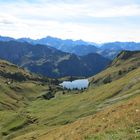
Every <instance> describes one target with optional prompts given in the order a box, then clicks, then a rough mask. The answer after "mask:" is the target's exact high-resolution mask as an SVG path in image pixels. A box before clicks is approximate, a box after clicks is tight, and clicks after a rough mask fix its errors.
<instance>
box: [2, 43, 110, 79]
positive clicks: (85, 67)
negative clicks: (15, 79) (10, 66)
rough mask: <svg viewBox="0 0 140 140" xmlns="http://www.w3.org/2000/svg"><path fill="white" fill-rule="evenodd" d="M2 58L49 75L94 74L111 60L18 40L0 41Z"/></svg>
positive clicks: (86, 75)
mask: <svg viewBox="0 0 140 140" xmlns="http://www.w3.org/2000/svg"><path fill="white" fill-rule="evenodd" d="M0 58H1V59H6V60H8V61H10V62H12V63H14V64H16V65H18V66H20V67H24V68H26V69H28V70H30V71H31V72H35V73H38V74H42V75H45V76H48V77H53V78H54V77H55V78H58V77H64V76H80V77H81V76H84V77H88V76H92V75H95V74H96V73H98V72H100V71H102V70H103V69H105V67H106V66H107V65H108V64H109V63H110V60H109V59H107V58H104V57H102V56H100V55H99V54H95V53H93V54H88V55H86V56H81V57H80V56H76V55H74V54H69V53H64V52H61V51H59V50H56V49H54V48H51V47H49V46H45V45H31V44H29V43H20V42H16V41H9V42H8V41H7V42H0Z"/></svg>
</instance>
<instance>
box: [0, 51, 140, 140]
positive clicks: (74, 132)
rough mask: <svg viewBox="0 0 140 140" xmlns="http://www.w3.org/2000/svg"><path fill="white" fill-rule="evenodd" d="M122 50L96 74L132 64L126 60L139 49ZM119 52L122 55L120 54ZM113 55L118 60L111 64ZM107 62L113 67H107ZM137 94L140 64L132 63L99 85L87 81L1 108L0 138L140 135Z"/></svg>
mask: <svg viewBox="0 0 140 140" xmlns="http://www.w3.org/2000/svg"><path fill="white" fill-rule="evenodd" d="M123 53H124V52H123ZM123 53H121V54H120V55H119V56H118V58H117V62H116V60H114V62H113V63H112V66H111V67H110V68H108V70H105V71H104V72H102V73H101V74H99V75H100V78H101V75H102V76H103V77H104V75H105V74H106V73H110V75H112V74H113V75H114V72H115V70H114V69H115V68H116V69H117V70H120V69H121V67H122V69H123V68H124V67H123V66H124V64H126V63H127V65H125V66H126V67H125V68H127V67H128V66H132V65H131V64H132V61H129V60H132V59H133V60H134V59H135V61H134V62H133V64H134V65H135V63H136V64H138V63H137V62H138V61H139V60H140V59H139V53H138V52H133V54H132V55H130V53H131V52H125V53H124V54H123ZM122 54H123V55H122ZM120 56H121V57H120ZM124 56H127V58H125V60H124ZM120 58H121V59H120ZM136 58H137V59H136ZM118 61H119V65H117V66H115V65H116V64H118ZM136 61H137V62H136ZM129 62H130V63H129ZM134 65H133V66H134ZM112 67H115V68H114V69H113V70H112ZM111 70H112V71H111ZM107 71H108V72H107ZM99 75H97V77H98V76H99ZM95 77H96V76H95ZM95 77H94V78H95ZM91 79H92V78H91ZM38 92H39V91H38ZM139 100H140V67H139V65H137V67H135V69H131V70H129V71H127V72H126V73H125V74H123V75H121V76H120V77H117V78H115V79H113V78H112V81H111V82H108V83H105V84H104V83H102V84H98V86H96V85H95V86H93V84H92V83H91V86H90V87H89V89H87V90H86V91H84V92H79V94H73V92H69V94H65V95H59V96H57V97H56V98H53V99H51V100H45V99H43V98H37V99H34V100H30V102H28V104H27V105H26V106H24V108H20V110H19V111H18V112H15V111H13V110H10V111H1V112H0V113H1V115H0V119H1V120H2V122H1V124H0V126H1V139H6V140H9V139H10V140H30V139H31V140H32V139H37V140H40V139H41V140H84V139H85V140H92V139H93V140H94V139H97V140H106V139H107V140H118V139H120V140H121V139H124V140H130V139H132V140H135V139H136V140H139V139H140V117H139V116H140V102H139ZM2 116H3V117H2ZM17 116H18V117H17ZM4 117H5V118H7V119H6V120H5V119H3V118H4ZM17 118H18V119H17Z"/></svg>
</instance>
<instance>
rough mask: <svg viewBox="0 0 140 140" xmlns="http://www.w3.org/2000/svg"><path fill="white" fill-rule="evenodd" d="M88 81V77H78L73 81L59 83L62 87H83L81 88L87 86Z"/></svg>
mask: <svg viewBox="0 0 140 140" xmlns="http://www.w3.org/2000/svg"><path fill="white" fill-rule="evenodd" d="M88 84H89V81H88V79H79V80H74V81H64V82H63V83H61V84H60V85H61V86H62V87H63V88H67V89H75V88H77V89H83V88H88Z"/></svg>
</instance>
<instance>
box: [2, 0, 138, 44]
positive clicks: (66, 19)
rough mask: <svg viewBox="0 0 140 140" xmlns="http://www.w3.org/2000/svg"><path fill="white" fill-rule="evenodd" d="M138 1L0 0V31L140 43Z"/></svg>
mask: <svg viewBox="0 0 140 140" xmlns="http://www.w3.org/2000/svg"><path fill="white" fill-rule="evenodd" d="M139 28H140V1H139V0H133V1H132V0H127V1H122V0H106V1H104V0H77V1H74V0H56V1H51V0H15V1H12V0H6V1H5V0H0V34H1V35H2V36H9V37H14V38H22V37H27V38H32V39H38V38H43V37H46V36H52V37H57V38H61V39H73V40H79V39H82V40H85V41H88V42H95V43H105V42H116V41H120V42H132V41H134V42H140V37H139V35H140V30H139Z"/></svg>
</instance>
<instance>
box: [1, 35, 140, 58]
mask: <svg viewBox="0 0 140 140" xmlns="http://www.w3.org/2000/svg"><path fill="white" fill-rule="evenodd" d="M11 40H16V41H18V42H28V43H30V44H32V45H36V44H41V45H47V46H50V47H52V48H55V49H57V50H61V51H63V52H67V53H73V54H76V55H78V56H84V55H87V54H90V53H98V54H100V55H102V56H104V57H107V58H109V59H113V58H115V57H116V56H117V55H118V53H120V52H121V51H122V50H130V51H135V50H140V43H136V42H111V43H104V44H96V43H92V42H86V41H83V40H76V41H73V40H71V39H66V40H62V39H59V38H55V37H51V36H47V37H45V38H42V39H36V40H34V39H30V38H20V39H14V38H11V37H2V36H0V41H11Z"/></svg>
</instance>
